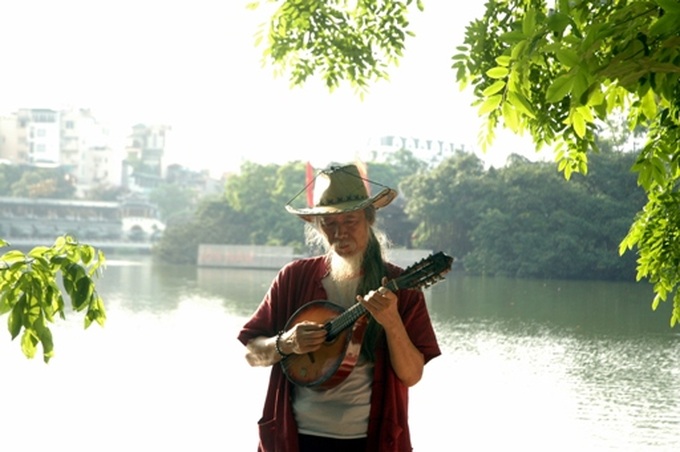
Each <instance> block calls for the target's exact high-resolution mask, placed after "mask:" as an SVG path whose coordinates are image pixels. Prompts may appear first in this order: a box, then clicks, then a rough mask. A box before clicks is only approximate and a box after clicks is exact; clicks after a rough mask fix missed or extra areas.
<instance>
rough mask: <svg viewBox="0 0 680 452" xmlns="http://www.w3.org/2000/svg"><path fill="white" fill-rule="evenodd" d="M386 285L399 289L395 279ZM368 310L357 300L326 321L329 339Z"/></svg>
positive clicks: (392, 288) (352, 323)
mask: <svg viewBox="0 0 680 452" xmlns="http://www.w3.org/2000/svg"><path fill="white" fill-rule="evenodd" d="M385 287H387V288H388V289H390V290H392V291H395V290H397V289H398V287H397V283H396V281H395V280H392V281H390V282H388V283H387V284H386V285H385ZM367 312H368V310H367V309H366V308H365V307H364V305H363V304H361V302H356V303H355V304H354V305H353V306H352V307H350V308H349V309H347V310H346V311H345V312H343V313H342V314H340V315H339V316H337V317H336V318H334V319H333V320H331V321H329V322H328V323H326V326H325V328H326V332H327V333H328V336H327V340H332V339H334V338H335V337H336V336H337V335H338V334H340V333H342V332H343V331H345V330H346V329H347V328H349V327H350V326H352V325H354V322H356V321H357V320H359V319H360V318H361V317H362V316H363V315H364V314H366V313H367Z"/></svg>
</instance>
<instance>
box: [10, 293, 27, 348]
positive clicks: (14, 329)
mask: <svg viewBox="0 0 680 452" xmlns="http://www.w3.org/2000/svg"><path fill="white" fill-rule="evenodd" d="M25 306H26V294H23V295H21V297H19V301H17V303H16V304H15V305H14V307H13V308H12V313H11V314H10V315H9V317H8V319H7V327H8V329H9V334H10V336H11V337H12V340H14V339H15V338H16V337H17V336H18V335H19V333H20V332H21V327H22V326H23V324H24V307H25Z"/></svg>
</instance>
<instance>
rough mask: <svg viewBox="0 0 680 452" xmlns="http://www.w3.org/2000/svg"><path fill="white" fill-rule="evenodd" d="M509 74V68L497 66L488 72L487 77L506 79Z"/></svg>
mask: <svg viewBox="0 0 680 452" xmlns="http://www.w3.org/2000/svg"><path fill="white" fill-rule="evenodd" d="M509 73H510V71H509V70H508V68H507V67H503V66H496V67H494V68H491V69H489V70H488V71H486V75H487V76H489V77H490V78H505V77H507V76H508V74H509Z"/></svg>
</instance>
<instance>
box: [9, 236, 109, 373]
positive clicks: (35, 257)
mask: <svg viewBox="0 0 680 452" xmlns="http://www.w3.org/2000/svg"><path fill="white" fill-rule="evenodd" d="M6 246H8V243H7V242H5V241H4V240H2V239H0V247H6ZM104 264H105V258H104V255H103V254H102V253H101V251H97V250H95V249H94V248H93V247H91V246H89V245H86V244H81V243H78V242H76V241H75V240H73V239H72V238H71V237H68V236H62V237H59V238H57V240H56V241H55V242H54V244H53V245H52V246H51V247H47V246H38V247H35V248H33V249H32V250H31V251H29V252H28V253H23V252H21V251H19V250H10V251H8V252H6V253H5V254H3V255H1V256H0V315H3V314H7V315H8V318H7V320H8V322H7V327H8V329H9V333H10V335H11V337H12V339H15V338H16V337H18V336H19V335H21V350H22V351H23V353H24V355H26V357H28V358H33V357H34V356H35V354H36V352H37V348H38V345H41V346H42V354H43V360H44V361H45V362H46V363H47V362H48V361H49V360H50V358H52V357H53V356H54V341H53V338H52V332H51V330H50V327H49V324H50V323H53V322H54V320H55V317H57V316H59V317H61V318H62V319H64V318H65V315H66V304H65V302H64V292H65V294H66V295H67V296H68V297H69V298H70V301H71V308H72V309H73V310H74V311H76V312H83V311H84V312H85V317H84V321H85V328H87V327H89V326H90V324H91V323H92V322H96V323H98V324H99V325H101V326H103V325H104V323H105V321H106V310H105V308H104V303H103V302H102V299H101V298H100V296H99V294H98V293H97V290H96V288H95V284H94V282H93V278H94V277H96V276H99V271H100V269H101V268H102V266H103V265H104ZM59 275H61V279H60V280H61V283H62V285H61V286H62V287H63V291H62V287H60V286H59V285H58V284H57V281H58V280H59V279H58V278H59Z"/></svg>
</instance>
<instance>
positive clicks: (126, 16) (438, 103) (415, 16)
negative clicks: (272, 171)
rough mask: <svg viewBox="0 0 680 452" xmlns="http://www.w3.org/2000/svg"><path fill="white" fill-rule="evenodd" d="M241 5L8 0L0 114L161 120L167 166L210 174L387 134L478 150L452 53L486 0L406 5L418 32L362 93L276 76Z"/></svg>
mask: <svg viewBox="0 0 680 452" xmlns="http://www.w3.org/2000/svg"><path fill="white" fill-rule="evenodd" d="M247 2H248V0H243V1H238V0H192V1H191V2H188V1H182V2H179V1H177V2H172V1H167V0H166V1H156V0H134V1H132V0H113V1H91V0H61V1H53V0H22V1H18V0H16V1H10V2H6V4H4V5H3V12H2V25H1V26H0V42H3V43H4V46H3V63H2V66H3V70H2V75H1V76H0V113H11V112H13V111H16V110H17V109H19V108H53V109H60V108H65V107H69V106H73V107H76V108H90V109H91V110H92V113H93V114H94V115H95V117H97V118H98V119H99V120H100V121H103V122H108V123H110V124H112V125H113V126H114V128H116V129H114V130H120V131H122V132H121V133H126V132H127V131H128V130H129V126H131V125H133V124H136V123H145V124H158V123H164V124H168V125H170V126H172V128H173V140H174V151H175V153H176V159H177V161H178V162H179V163H183V164H186V165H188V166H191V167H193V168H196V169H201V168H210V169H211V170H213V171H214V172H216V173H220V172H222V171H227V170H234V169H237V168H238V167H239V165H240V163H241V162H242V161H243V160H253V161H258V162H265V161H275V162H283V161H287V160H298V159H299V160H305V161H306V160H309V161H311V162H312V163H313V164H314V165H315V166H317V167H321V166H324V165H326V164H327V163H328V162H329V161H349V160H352V159H353V158H354V157H355V156H356V155H357V153H361V152H362V151H364V150H365V149H366V145H367V143H368V140H369V139H370V138H377V137H380V136H383V135H399V136H409V137H416V138H422V139H434V140H444V141H449V142H453V143H460V144H462V145H465V147H466V149H477V148H478V146H477V133H478V131H479V126H480V124H481V122H480V120H479V118H478V117H477V114H476V111H475V109H474V108H472V107H470V102H471V99H472V98H471V95H470V93H469V92H460V90H459V88H458V84H457V83H456V81H455V74H454V72H453V70H451V69H450V66H451V59H450V58H451V56H452V55H453V54H454V53H456V50H455V47H456V46H457V45H459V44H460V43H462V39H463V34H464V27H465V25H466V24H467V23H468V22H469V21H470V20H472V19H474V18H476V17H478V16H480V15H481V13H482V11H483V6H482V5H483V2H481V1H478V2H465V3H463V2H454V1H451V0H425V2H424V3H425V8H426V9H425V12H423V13H421V12H418V11H414V12H413V13H412V14H411V22H412V23H413V25H414V28H413V30H414V31H415V33H416V36H415V37H414V38H411V39H410V40H409V41H408V42H407V50H406V55H405V57H404V59H403V61H402V63H401V64H400V66H398V67H395V68H392V69H391V80H390V81H389V82H380V83H378V84H376V85H374V86H373V87H372V88H371V91H370V92H369V94H368V95H367V96H366V98H365V99H364V101H361V100H360V99H359V98H358V97H357V96H356V95H354V94H353V93H352V92H351V91H350V90H349V89H341V90H339V91H336V92H334V93H328V91H327V90H326V89H325V88H324V87H322V86H321V85H320V82H319V81H313V82H312V83H310V84H309V85H307V86H305V87H303V88H294V89H290V88H289V84H288V81H287V79H285V78H275V77H274V75H273V69H272V68H271V67H263V66H262V64H261V55H262V50H263V49H262V48H255V47H254V34H255V32H256V31H257V29H258V25H259V24H260V23H261V22H262V21H263V17H264V16H263V15H262V13H261V12H253V11H249V10H246V9H245V5H246V3H247ZM523 150H528V151H532V148H531V145H530V144H529V140H528V138H518V137H514V136H512V135H510V134H509V133H503V134H500V135H499V138H498V139H497V142H496V144H495V145H494V147H493V148H492V149H491V150H490V152H489V153H488V154H487V156H486V159H487V161H488V162H489V163H491V164H495V165H500V164H502V163H503V162H504V161H505V158H506V157H507V155H508V153H510V152H514V151H517V152H519V151H523Z"/></svg>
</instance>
